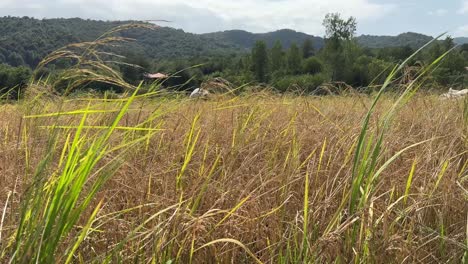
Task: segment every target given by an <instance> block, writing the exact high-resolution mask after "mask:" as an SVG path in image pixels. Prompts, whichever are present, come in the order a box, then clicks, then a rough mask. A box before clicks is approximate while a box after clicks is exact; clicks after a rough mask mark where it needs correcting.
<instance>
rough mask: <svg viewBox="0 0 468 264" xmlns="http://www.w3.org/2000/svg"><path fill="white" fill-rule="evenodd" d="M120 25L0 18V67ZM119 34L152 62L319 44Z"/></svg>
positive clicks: (294, 39)
mask: <svg viewBox="0 0 468 264" xmlns="http://www.w3.org/2000/svg"><path fill="white" fill-rule="evenodd" d="M126 23H130V21H119V22H107V21H94V20H83V19H79V18H72V19H42V20H38V19H33V18H27V17H24V18H16V17H3V18H0V64H1V63H7V64H10V65H12V66H20V65H27V66H30V67H35V66H36V65H37V63H38V62H39V61H40V60H41V59H42V58H44V56H45V55H47V54H48V53H49V52H51V51H53V50H55V49H58V48H60V47H63V46H65V45H67V44H70V43H74V42H81V41H91V40H94V39H96V38H97V37H98V36H100V35H101V34H103V33H104V32H106V31H108V30H109V29H111V28H114V27H116V26H119V25H122V24H126ZM121 35H122V36H124V37H130V38H135V39H137V42H135V43H132V44H128V46H125V47H124V48H123V49H122V50H120V52H132V53H138V54H140V55H144V56H145V57H146V58H148V59H152V60H157V59H176V58H184V57H197V56H209V55H216V54H226V53H237V52H247V51H250V50H251V48H252V47H253V45H254V43H255V42H256V41H257V40H263V41H265V42H266V44H267V45H268V46H272V45H273V43H274V42H275V41H277V40H279V41H281V42H282V45H283V47H284V48H288V47H289V46H290V45H291V44H292V43H297V44H299V45H300V44H302V43H303V42H304V40H306V39H310V40H312V43H313V45H314V48H315V49H320V48H321V47H322V46H323V44H324V40H323V38H320V37H316V36H311V35H307V34H305V33H301V32H296V31H293V30H288V29H283V30H278V31H275V32H270V33H263V34H254V33H250V32H247V31H241V30H230V31H224V32H215V33H209V34H192V33H187V32H184V31H183V30H177V29H173V28H167V27H163V28H160V29H158V30H141V29H136V30H132V31H126V32H122V33H121ZM431 39H432V37H430V36H425V35H422V34H417V33H404V34H401V35H398V36H395V37H393V36H368V35H363V36H360V37H357V41H358V42H359V43H360V44H361V45H363V46H367V47H371V48H382V47H396V46H410V47H412V48H417V47H420V46H422V45H424V44H425V43H427V42H428V41H429V40H431ZM455 42H458V43H465V42H468V39H467V38H459V39H455Z"/></svg>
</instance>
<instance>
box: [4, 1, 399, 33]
mask: <svg viewBox="0 0 468 264" xmlns="http://www.w3.org/2000/svg"><path fill="white" fill-rule="evenodd" d="M0 1H1V2H2V3H0V15H18V16H24V15H28V16H34V17H39V18H42V17H84V18H94V19H109V20H126V19H135V20H149V19H166V20H171V21H173V23H172V24H169V26H173V27H179V28H184V29H186V30H187V31H194V32H209V31H214V30H224V29H234V28H238V29H247V30H250V31H255V32H264V31H270V30H276V29H280V28H294V29H295V30H299V31H304V32H308V33H312V34H323V27H322V19H323V17H324V15H325V14H326V13H328V12H339V13H341V14H342V15H343V16H354V17H356V18H357V20H358V22H361V21H369V20H376V19H378V18H381V17H384V16H385V15H387V14H388V13H389V12H392V11H393V10H394V9H395V6H394V5H391V4H376V3H372V2H370V0H328V1H323V0H255V1H254V0H235V1H230V0H229V1H228V0H198V1H190V0H172V1H167V0H55V1H52V0H20V1H13V0H0ZM25 3H27V4H28V5H29V6H30V8H27V7H26V6H25ZM32 5H34V7H35V8H31V7H32ZM38 7H40V8H38ZM8 12H9V13H8Z"/></svg>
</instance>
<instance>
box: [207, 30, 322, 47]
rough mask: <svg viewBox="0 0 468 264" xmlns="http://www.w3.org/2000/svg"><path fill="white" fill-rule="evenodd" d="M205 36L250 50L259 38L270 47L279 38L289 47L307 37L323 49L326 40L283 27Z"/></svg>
mask: <svg viewBox="0 0 468 264" xmlns="http://www.w3.org/2000/svg"><path fill="white" fill-rule="evenodd" d="M204 36H207V37H210V38H213V39H215V40H218V41H222V42H227V43H233V44H235V45H236V46H239V47H242V48H244V49H248V50H250V49H251V48H252V47H253V46H254V44H255V42H256V41H258V40H262V41H265V43H266V44H267V46H268V47H272V46H273V45H274V43H275V42H276V41H278V40H279V41H280V42H281V44H282V46H283V48H289V47H290V46H291V44H293V43H296V44H301V43H303V42H304V41H305V40H307V39H309V40H311V41H312V44H313V46H314V48H315V49H316V50H318V49H321V48H322V47H323V45H324V40H323V38H321V37H316V36H312V35H308V34H305V33H302V32H297V31H294V30H291V29H281V30H277V31H274V32H268V33H251V32H247V31H244V30H228V31H223V32H214V33H208V34H204Z"/></svg>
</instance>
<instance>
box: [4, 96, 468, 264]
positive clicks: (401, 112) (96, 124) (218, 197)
mask: <svg viewBox="0 0 468 264" xmlns="http://www.w3.org/2000/svg"><path fill="white" fill-rule="evenodd" d="M410 95H411V96H409V95H408V93H403V95H400V94H390V93H388V94H385V93H384V94H373V95H357V94H355V95H342V96H325V97H312V96H293V95H275V94H269V93H259V94H248V95H241V96H221V97H216V98H212V99H210V100H206V101H205V100H191V99H187V98H180V97H179V98H177V97H169V96H160V95H158V94H157V93H155V94H152V95H151V94H145V95H136V94H134V95H129V96H128V97H127V98H122V99H109V100H105V99H102V98H101V99H100V98H97V97H79V98H61V97H57V98H29V99H27V100H23V101H20V102H18V103H14V104H4V105H0V153H1V154H0V208H1V209H0V210H1V211H0V215H1V222H0V236H1V237H0V259H2V261H1V262H2V263H8V262H10V263H31V262H37V263H351V262H354V263H463V262H465V263H466V261H468V253H467V252H468V244H467V243H468V240H467V232H468V227H467V216H468V215H467V212H468V210H467V209H468V208H467V205H468V203H467V199H468V139H467V130H468V110H467V109H468V102H467V100H464V101H463V100H453V101H441V100H439V98H438V97H437V96H434V95H428V94H423V93H416V94H412V93H411V94H410ZM375 98H378V100H375Z"/></svg>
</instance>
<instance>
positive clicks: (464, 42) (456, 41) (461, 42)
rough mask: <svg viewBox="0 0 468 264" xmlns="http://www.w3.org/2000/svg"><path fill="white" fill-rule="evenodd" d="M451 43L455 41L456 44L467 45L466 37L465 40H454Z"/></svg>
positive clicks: (467, 39) (463, 38)
mask: <svg viewBox="0 0 468 264" xmlns="http://www.w3.org/2000/svg"><path fill="white" fill-rule="evenodd" d="M453 41H455V43H457V44H460V45H461V44H468V37H467V38H465V37H462V38H455V39H454V40H453Z"/></svg>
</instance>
